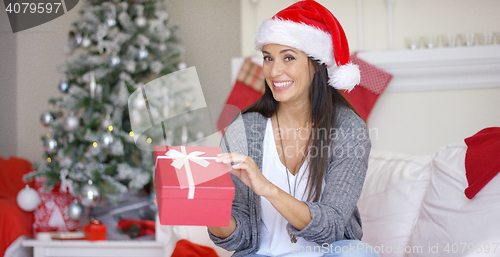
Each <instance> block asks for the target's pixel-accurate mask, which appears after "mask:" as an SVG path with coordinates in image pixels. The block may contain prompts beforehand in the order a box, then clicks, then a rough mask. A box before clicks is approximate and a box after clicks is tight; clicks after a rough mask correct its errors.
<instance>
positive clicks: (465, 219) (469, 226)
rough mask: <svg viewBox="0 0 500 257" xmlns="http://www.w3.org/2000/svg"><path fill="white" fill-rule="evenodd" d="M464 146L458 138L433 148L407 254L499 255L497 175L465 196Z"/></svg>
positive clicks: (465, 149) (499, 181) (498, 179)
mask: <svg viewBox="0 0 500 257" xmlns="http://www.w3.org/2000/svg"><path fill="white" fill-rule="evenodd" d="M466 151H467V146H466V145H465V143H460V144H458V145H451V146H447V147H443V148H441V149H439V150H438V151H437V152H436V153H434V156H433V160H432V173H431V183H430V185H429V188H428V190H427V192H426V194H425V196H424V200H423V203H422V209H421V212H420V216H419V218H418V221H417V223H416V224H415V228H414V231H413V233H412V235H411V238H410V242H409V246H411V247H412V248H414V249H413V250H412V251H411V252H410V253H408V254H407V256H408V257H412V256H430V255H432V256H500V245H499V244H500V240H499V239H500V237H499V235H500V176H496V177H494V178H493V179H492V180H491V181H490V182H489V183H488V184H487V185H486V186H485V187H483V189H482V190H481V191H479V193H478V194H477V195H476V196H475V197H474V198H472V199H471V200H469V199H468V198H467V197H466V196H465V194H464V190H465V188H467V186H468V184H467V178H466V176H465V165H464V161H465V153H466ZM469 247H470V248H469ZM486 248H489V252H488V253H485V252H486ZM469 249H470V251H469ZM495 250H496V251H495ZM418 251H420V252H418ZM472 251H474V252H475V253H473V252H472ZM479 251H481V253H478V252H479ZM494 251H495V252H494ZM478 254H479V255H478ZM492 254H493V255H492Z"/></svg>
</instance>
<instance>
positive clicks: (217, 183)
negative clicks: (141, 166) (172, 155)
mask: <svg viewBox="0 0 500 257" xmlns="http://www.w3.org/2000/svg"><path fill="white" fill-rule="evenodd" d="M170 149H175V150H178V149H179V147H169V146H156V148H155V160H156V159H157V157H158V156H162V155H165V153H166V152H167V151H169V150H170ZM186 151H187V152H188V153H191V152H193V151H202V152H204V154H203V156H209V157H216V156H217V154H218V153H222V150H221V148H220V147H189V146H186ZM172 161H173V160H168V159H162V160H159V161H157V164H156V167H155V178H154V186H155V191H156V195H157V197H161V198H182V199H186V197H187V195H188V191H189V188H188V187H183V188H181V186H180V183H179V179H178V177H177V173H176V169H175V168H174V167H173V166H172V165H171V163H172ZM207 161H209V162H210V164H209V166H207V167H206V168H204V169H208V171H209V172H213V171H214V170H217V171H218V172H219V173H223V174H222V175H220V176H218V177H215V178H213V179H211V180H208V181H206V182H203V183H199V184H196V185H195V196H194V199H231V200H232V199H233V198H234V185H233V181H232V179H231V176H230V174H229V172H228V166H227V165H226V164H223V163H217V162H215V160H213V159H208V160H207ZM190 165H191V166H195V165H197V164H195V163H193V164H190ZM197 168H199V167H197Z"/></svg>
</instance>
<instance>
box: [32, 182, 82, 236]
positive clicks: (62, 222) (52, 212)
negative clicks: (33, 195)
mask: <svg viewBox="0 0 500 257" xmlns="http://www.w3.org/2000/svg"><path fill="white" fill-rule="evenodd" d="M43 184H44V181H43V180H37V181H36V182H35V187H36V190H37V192H38V195H39V196H40V200H41V203H40V205H39V206H38V207H37V208H36V210H35V211H34V213H33V216H34V222H33V234H34V236H36V232H37V231H39V230H41V229H50V230H51V231H58V232H66V231H78V230H79V231H81V230H82V224H81V223H80V221H78V220H72V219H70V218H69V215H68V206H69V205H70V204H71V203H72V202H73V200H74V199H75V197H74V196H73V195H71V194H70V193H68V192H61V191H60V190H59V189H60V186H59V185H57V186H55V187H54V188H53V190H52V191H48V192H46V191H45V189H44V188H43Z"/></svg>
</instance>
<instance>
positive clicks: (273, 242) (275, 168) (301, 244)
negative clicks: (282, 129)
mask: <svg viewBox="0 0 500 257" xmlns="http://www.w3.org/2000/svg"><path fill="white" fill-rule="evenodd" d="M263 144H264V145H263V149H264V150H263V160H262V174H264V176H265V177H266V178H267V179H268V180H269V181H271V183H273V184H274V185H276V186H277V187H279V188H281V189H282V190H283V191H285V192H287V193H290V192H289V191H290V190H289V187H288V183H287V176H286V173H287V172H288V171H287V170H286V168H285V165H283V164H282V163H281V161H280V159H279V155H278V152H277V150H276V144H275V141H274V133H273V127H272V124H271V119H268V120H267V126H266V134H265V136H264V143H263ZM308 163H309V158H306V160H305V161H304V163H303V164H302V166H301V167H300V169H299V172H298V173H297V174H296V175H295V176H294V175H292V174H291V173H290V172H288V178H289V183H290V187H291V190H292V193H291V195H293V192H294V186H295V187H296V192H295V198H296V199H298V200H301V201H305V200H307V194H308V192H305V189H306V186H307V176H308V174H309V169H306V168H307V165H308ZM296 179H298V180H297V182H296V184H295V180H296ZM260 200H261V201H260V205H261V209H262V211H261V231H262V233H261V235H262V237H261V242H260V248H259V251H258V252H257V254H262V255H267V256H287V255H288V254H291V253H293V256H323V254H322V253H320V252H318V251H317V252H316V253H306V251H307V249H310V250H311V251H312V249H314V247H315V246H316V250H317V249H318V246H319V245H318V244H316V243H314V242H309V241H306V240H305V239H303V238H300V237H299V238H297V243H296V244H292V243H291V242H290V236H289V235H288V232H287V231H286V225H287V224H288V221H287V220H286V219H285V218H283V216H281V214H280V213H279V212H278V211H277V210H276V209H275V208H274V207H273V205H272V204H271V203H270V202H269V201H268V200H267V199H266V198H264V197H261V198H260ZM297 253H303V254H300V255H298V254H297Z"/></svg>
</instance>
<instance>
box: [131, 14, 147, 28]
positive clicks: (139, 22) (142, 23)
mask: <svg viewBox="0 0 500 257" xmlns="http://www.w3.org/2000/svg"><path fill="white" fill-rule="evenodd" d="M134 21H135V25H137V27H139V28H142V27H144V26H146V24H147V23H148V21H147V20H146V18H144V16H139V17H137V18H135V20H134Z"/></svg>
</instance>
